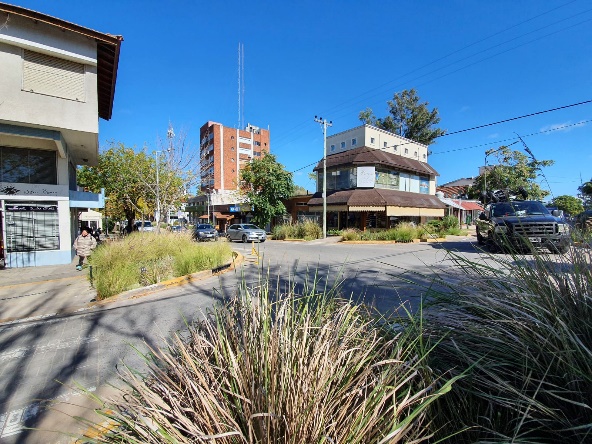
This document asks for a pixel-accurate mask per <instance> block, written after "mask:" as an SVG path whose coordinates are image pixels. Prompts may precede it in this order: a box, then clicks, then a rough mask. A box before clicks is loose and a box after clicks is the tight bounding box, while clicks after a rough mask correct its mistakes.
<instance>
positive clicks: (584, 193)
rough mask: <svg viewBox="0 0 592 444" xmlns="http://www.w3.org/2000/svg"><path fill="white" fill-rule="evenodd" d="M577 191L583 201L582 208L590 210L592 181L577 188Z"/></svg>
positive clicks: (591, 206)
mask: <svg viewBox="0 0 592 444" xmlns="http://www.w3.org/2000/svg"><path fill="white" fill-rule="evenodd" d="M578 191H579V192H580V196H581V197H582V200H583V201H584V207H586V208H592V179H590V180H589V181H588V182H584V183H583V184H582V185H581V186H580V187H578Z"/></svg>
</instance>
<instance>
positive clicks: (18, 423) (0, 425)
mask: <svg viewBox="0 0 592 444" xmlns="http://www.w3.org/2000/svg"><path fill="white" fill-rule="evenodd" d="M84 390H85V391H87V392H94V391H96V390H97V388H96V387H89V388H86V389H84ZM81 394H82V393H81V392H80V391H79V390H71V391H69V392H66V393H64V394H62V395H60V396H56V397H55V398H51V399H48V400H46V401H44V404H48V403H49V401H62V402H64V401H68V400H69V399H70V398H72V397H73V396H80V395H81ZM42 410H43V407H42V405H41V403H39V402H35V403H33V404H29V405H27V406H25V407H22V408H20V409H16V410H12V411H10V412H5V413H1V414H0V439H2V438H7V437H9V436H13V435H17V434H19V433H21V432H22V431H23V430H24V429H25V427H26V426H25V423H26V422H27V421H29V420H30V419H33V418H34V417H36V416H37V415H38V414H39V413H40V412H41V411H42Z"/></svg>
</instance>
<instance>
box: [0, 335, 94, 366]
mask: <svg viewBox="0 0 592 444" xmlns="http://www.w3.org/2000/svg"><path fill="white" fill-rule="evenodd" d="M98 340H99V338H98V336H84V337H75V338H69V339H65V340H64V339H58V340H57V341H52V342H49V343H48V344H45V345H36V346H32V347H19V348H15V349H14V350H9V351H7V352H4V353H2V354H0V362H2V361H8V360H11V359H20V358H23V357H25V356H27V355H30V354H33V355H39V354H41V353H47V352H49V351H53V350H63V349H68V348H78V347H79V346H81V345H86V344H90V343H91V342H96V341H98Z"/></svg>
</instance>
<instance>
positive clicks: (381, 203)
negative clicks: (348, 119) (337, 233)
mask: <svg viewBox="0 0 592 444" xmlns="http://www.w3.org/2000/svg"><path fill="white" fill-rule="evenodd" d="M326 149H327V159H326V168H327V227H328V228H329V229H342V228H359V229H366V228H389V227H391V226H392V225H394V224H396V223H398V222H399V221H403V220H404V221H412V222H416V223H423V222H425V221H427V220H429V219H431V218H436V217H442V216H444V209H445V205H444V204H443V203H442V202H441V201H440V200H439V199H438V198H437V197H436V196H435V192H436V177H437V176H438V173H437V172H436V170H434V169H433V168H432V167H431V166H429V164H428V163H427V158H428V147H427V146H426V145H422V144H419V143H417V142H414V141H412V140H408V139H405V138H404V137H401V136H398V135H396V134H393V133H389V132H388V131H384V130H381V129H379V128H376V127H373V126H370V125H362V126H359V127H356V128H353V129H350V130H348V131H344V132H341V133H338V134H335V135H333V136H330V137H327V145H326ZM323 168H324V165H323V161H320V162H319V163H318V165H317V166H316V167H315V169H314V171H316V172H317V186H318V189H317V193H316V194H315V195H314V196H313V197H312V198H311V199H310V200H309V201H308V210H309V211H312V212H322V211H323V196H322V187H323Z"/></svg>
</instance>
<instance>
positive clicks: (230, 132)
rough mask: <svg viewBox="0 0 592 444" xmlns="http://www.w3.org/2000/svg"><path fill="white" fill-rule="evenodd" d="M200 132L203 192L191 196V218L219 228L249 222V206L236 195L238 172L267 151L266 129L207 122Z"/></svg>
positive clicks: (268, 141)
mask: <svg viewBox="0 0 592 444" xmlns="http://www.w3.org/2000/svg"><path fill="white" fill-rule="evenodd" d="M199 134H200V144H199V150H200V176H201V188H200V190H201V192H202V193H203V195H201V196H197V197H195V198H193V199H190V202H189V205H190V206H189V211H190V212H191V213H192V215H193V219H198V220H200V219H201V220H202V221H207V220H209V221H210V222H211V223H212V224H214V225H215V226H217V228H218V229H219V230H220V231H225V228H226V226H227V225H228V224H230V223H233V222H234V223H238V222H248V221H249V220H250V217H251V214H250V208H249V207H248V205H245V203H244V199H243V198H242V197H241V196H240V194H239V178H240V171H241V170H242V169H243V168H244V166H245V165H246V164H248V163H249V162H250V161H251V160H252V159H257V158H260V157H261V156H262V155H263V154H264V153H269V145H270V138H269V130H265V129H261V128H260V127H257V126H254V125H251V124H247V126H246V127H245V128H244V129H239V128H230V127H227V126H224V125H222V124H221V123H217V122H212V121H209V122H207V123H206V124H204V125H203V126H202V127H201V129H200V132H199ZM194 222H195V220H194Z"/></svg>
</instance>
